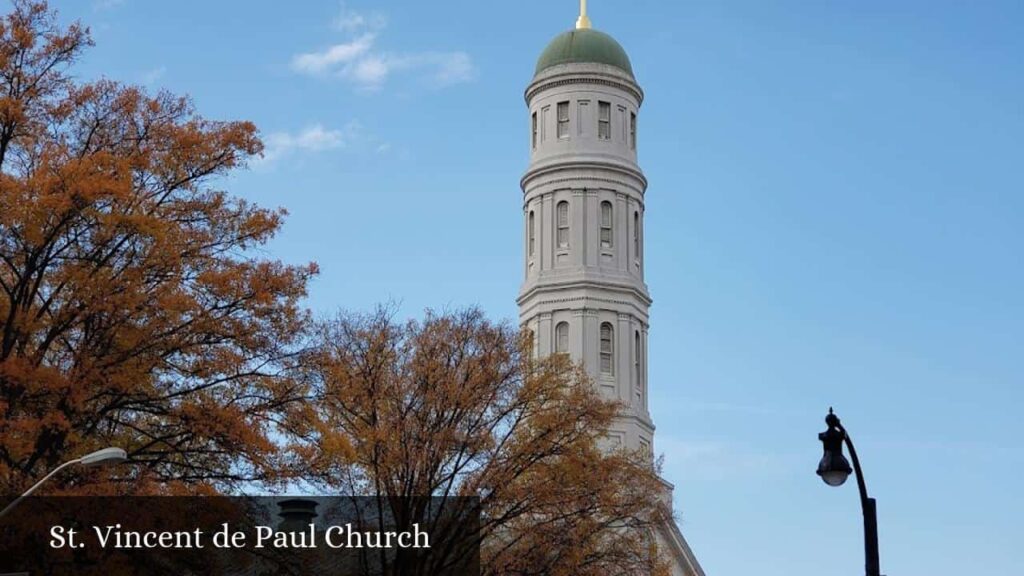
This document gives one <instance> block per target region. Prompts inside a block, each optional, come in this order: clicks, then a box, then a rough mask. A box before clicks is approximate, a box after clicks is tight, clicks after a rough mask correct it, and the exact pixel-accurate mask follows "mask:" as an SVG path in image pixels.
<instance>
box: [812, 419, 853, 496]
mask: <svg viewBox="0 0 1024 576" xmlns="http://www.w3.org/2000/svg"><path fill="white" fill-rule="evenodd" d="M825 423H826V424H828V430H826V431H824V432H822V433H821V434H818V440H821V444H822V447H823V448H824V454H823V455H822V456H821V461H820V462H818V472H817V474H818V476H821V479H822V480H823V481H824V482H825V484H828V485H829V486H842V485H843V484H844V483H845V482H846V479H847V478H849V476H850V473H851V472H853V468H851V467H850V463H849V461H847V460H846V456H844V455H843V440H845V439H846V434H845V433H844V432H843V430H842V428H841V426H840V424H839V417H838V416H836V415H835V414H833V413H832V409H831V408H829V410H828V416H827V417H826V418H825Z"/></svg>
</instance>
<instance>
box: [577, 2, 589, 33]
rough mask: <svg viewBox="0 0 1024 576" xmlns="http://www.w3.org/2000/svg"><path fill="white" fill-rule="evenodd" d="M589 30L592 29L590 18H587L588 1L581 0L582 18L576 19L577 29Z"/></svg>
mask: <svg viewBox="0 0 1024 576" xmlns="http://www.w3.org/2000/svg"><path fill="white" fill-rule="evenodd" d="M587 28H590V18H588V17H587V0H580V17H579V18H577V19H576V29H577V30H584V29H587Z"/></svg>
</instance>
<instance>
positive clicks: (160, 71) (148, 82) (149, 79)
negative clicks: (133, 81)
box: [142, 66, 167, 86]
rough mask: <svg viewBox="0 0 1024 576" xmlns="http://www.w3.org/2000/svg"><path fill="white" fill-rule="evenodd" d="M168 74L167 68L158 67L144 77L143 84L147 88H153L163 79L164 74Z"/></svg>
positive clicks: (148, 71)
mask: <svg viewBox="0 0 1024 576" xmlns="http://www.w3.org/2000/svg"><path fill="white" fill-rule="evenodd" d="M166 73H167V67H166V66H157V67H156V68H153V69H151V70H147V71H146V73H145V74H143V75H142V83H143V84H144V85H145V86H153V85H154V84H156V83H157V82H159V81H160V79H161V78H163V77H164V74H166Z"/></svg>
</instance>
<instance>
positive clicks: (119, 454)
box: [0, 448, 128, 518]
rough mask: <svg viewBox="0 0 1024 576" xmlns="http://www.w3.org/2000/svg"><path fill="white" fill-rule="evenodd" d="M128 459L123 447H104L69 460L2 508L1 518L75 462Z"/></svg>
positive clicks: (88, 464) (84, 463)
mask: <svg viewBox="0 0 1024 576" xmlns="http://www.w3.org/2000/svg"><path fill="white" fill-rule="evenodd" d="M127 459H128V454H127V453H126V452H125V451H124V450H123V449H121V448H104V449H102V450H97V451H95V452H92V453H91V454H86V455H85V456H82V457H81V458H75V459H74V460H68V461H67V462H65V463H63V464H61V465H60V466H57V467H56V468H54V469H53V471H52V472H50V473H49V474H47V475H46V476H43V479H42V480H40V481H39V482H36V483H35V484H33V485H32V487H31V488H29V489H28V490H26V491H25V493H24V494H22V495H21V496H18V497H17V498H15V499H14V501H13V502H11V503H10V504H8V505H7V506H6V507H5V508H4V509H3V510H0V518H3V517H4V516H5V515H6V514H7V513H8V512H10V511H11V510H13V509H14V507H15V506H17V505H18V504H20V503H21V501H22V500H24V499H25V498H28V497H29V496H31V495H32V493H33V492H35V491H36V490H38V489H39V487H40V486H42V485H43V484H45V483H46V481H47V480H49V479H50V478H53V477H54V476H56V475H57V473H58V472H60V471H61V470H63V469H65V468H67V467H68V466H74V465H75V464H82V465H84V466H101V465H104V464H118V463H121V462H124V461H125V460H127Z"/></svg>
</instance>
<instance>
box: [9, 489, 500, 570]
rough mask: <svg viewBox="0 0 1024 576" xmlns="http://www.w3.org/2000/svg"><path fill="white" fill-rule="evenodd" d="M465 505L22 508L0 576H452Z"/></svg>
mask: <svg viewBox="0 0 1024 576" xmlns="http://www.w3.org/2000/svg"><path fill="white" fill-rule="evenodd" d="M479 531H480V512H479V506H478V502H477V500H476V499H472V498H444V499H442V498H421V499H416V498H413V499H408V498H405V499H400V498H392V499H378V498H362V497H361V498H351V497H301V498H296V497H288V498H285V497H280V498H278V497H274V498H271V497H252V498H249V497H187V498H186V497H130V498H129V497H123V498H118V497H79V498H29V499H26V500H24V501H23V502H21V503H19V504H18V505H17V507H15V509H14V510H13V511H12V512H11V513H10V514H8V515H6V516H4V517H3V518H0V576H3V575H6V574H26V575H32V576H35V575H64V574H68V575H71V574H74V575H76V576H79V575H87V576H91V575H97V576H98V575H101V574H102V575H108V574H109V575H113V576H119V575H126V576H131V575H154V576H161V575H168V576H170V575H174V576H184V575H196V576H201V575H209V576H277V575H304V576H319V575H325V576H326V575H330V576H371V575H394V576H404V575H408V576H462V575H476V574H479V571H480V539H479Z"/></svg>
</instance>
